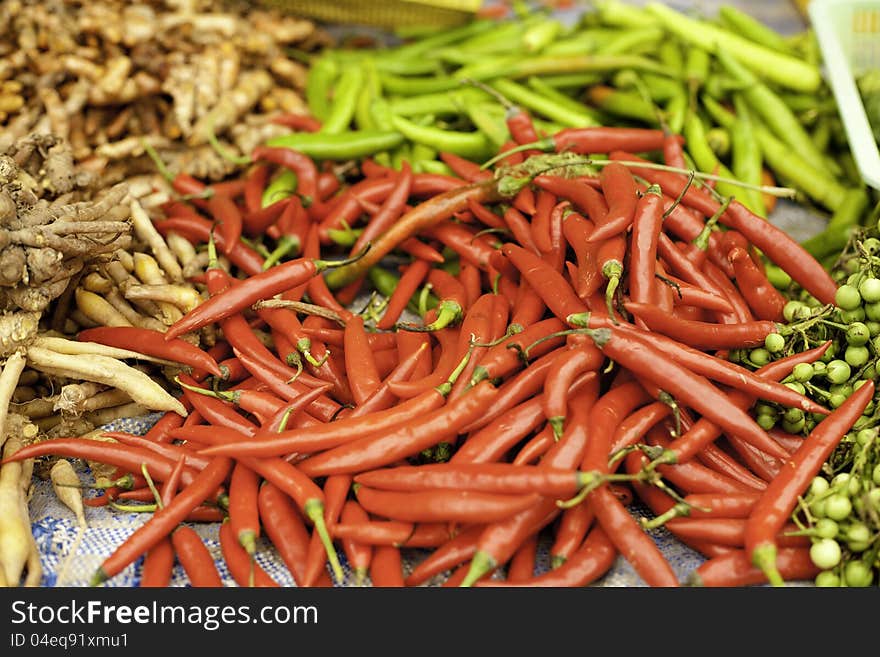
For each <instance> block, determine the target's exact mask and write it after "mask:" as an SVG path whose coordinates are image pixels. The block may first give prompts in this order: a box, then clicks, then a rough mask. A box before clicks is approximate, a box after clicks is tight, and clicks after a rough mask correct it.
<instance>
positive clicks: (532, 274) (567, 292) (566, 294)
mask: <svg viewBox="0 0 880 657" xmlns="http://www.w3.org/2000/svg"><path fill="white" fill-rule="evenodd" d="M502 251H503V253H504V254H505V255H506V256H507V257H508V258H510V260H511V262H513V264H514V266H515V267H516V268H517V269H518V270H519V272H520V275H521V276H522V277H523V278H524V279H525V280H526V281H528V283H529V285H531V286H532V288H533V289H534V290H535V292H537V293H538V295H540V296H541V298H542V299H543V300H544V303H546V304H547V307H548V308H549V309H550V311H551V312H552V313H553V314H554V315H556V317H558V318H559V319H560V320H562V321H565V320H566V319H567V318H568V317H569V316H570V315H573V314H577V313H579V312H584V311H586V310H587V307H586V306H585V305H584V302H583V301H581V300H580V298H579V297H578V296H577V294H575V292H574V290H573V289H572V288H571V285H569V284H568V281H566V280H565V278H564V277H563V276H562V274H560V273H559V272H557V271H556V270H554V269H553V268H552V267H551V266H550V265H549V264H547V262H545V261H544V260H542V259H541V258H540V256H537V255H535V254H534V253H531V252H529V251H527V250H526V249H524V248H522V247H520V246H517V245H515V244H511V243H509V242H508V243H507V244H505V245H504V247H502Z"/></svg>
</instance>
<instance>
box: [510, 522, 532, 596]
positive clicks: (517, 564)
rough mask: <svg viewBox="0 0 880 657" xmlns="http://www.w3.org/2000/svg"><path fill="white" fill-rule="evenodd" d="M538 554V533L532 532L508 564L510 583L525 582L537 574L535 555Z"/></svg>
mask: <svg viewBox="0 0 880 657" xmlns="http://www.w3.org/2000/svg"><path fill="white" fill-rule="evenodd" d="M537 554H538V535H537V534H532V535H531V536H530V537H529V538H527V539H526V540H525V541H523V543H522V545H520V547H519V549H518V550H517V551H516V552H515V553H514V555H513V558H512V559H511V560H510V563H509V564H508V565H507V579H506V581H508V582H510V583H512V584H513V583H516V582H525V581H528V580H530V579H532V578H533V577H534V576H535V557H536V556H537Z"/></svg>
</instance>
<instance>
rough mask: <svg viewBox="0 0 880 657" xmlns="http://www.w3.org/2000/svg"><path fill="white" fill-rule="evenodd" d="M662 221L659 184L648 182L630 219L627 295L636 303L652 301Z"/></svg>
mask: <svg viewBox="0 0 880 657" xmlns="http://www.w3.org/2000/svg"><path fill="white" fill-rule="evenodd" d="M662 223H663V203H662V198H661V196H660V188H659V187H656V186H651V187H649V188H648V190H647V191H646V192H645V193H644V195H643V196H642V197H641V198H640V199H639V200H638V202H637V204H636V209H635V217H634V219H633V222H632V237H631V238H630V239H631V241H630V262H629V297H630V299H631V300H632V301H633V302H635V303H651V300H652V298H653V296H654V270H655V266H656V262H657V242H658V240H659V236H660V229H661V226H662ZM600 228H601V226H600ZM597 230H598V229H597Z"/></svg>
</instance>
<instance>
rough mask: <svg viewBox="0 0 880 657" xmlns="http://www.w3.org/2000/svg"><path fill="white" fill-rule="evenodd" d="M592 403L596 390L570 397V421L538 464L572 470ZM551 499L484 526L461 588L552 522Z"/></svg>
mask: <svg viewBox="0 0 880 657" xmlns="http://www.w3.org/2000/svg"><path fill="white" fill-rule="evenodd" d="M595 401H596V388H592V389H590V388H589V387H588V388H587V389H585V390H582V391H581V392H579V393H578V394H576V395H575V396H574V397H573V398H572V402H571V407H572V413H571V422H570V423H569V425H568V427H567V428H566V431H565V434H564V435H563V437H562V439H561V440H559V441H558V442H557V443H555V444H554V445H553V446H552V447H551V448H550V451H548V453H547V454H546V455H545V457H544V459H543V460H542V465H545V466H547V467H557V468H574V467H576V465H577V464H578V463H579V462H580V460H581V458H582V457H583V453H584V450H585V449H586V444H587V440H588V428H587V427H588V418H589V414H590V410H591V409H592V406H593V403H594V402H595ZM559 511H560V509H559V507H558V506H557V505H556V501H555V500H554V499H553V498H545V499H544V500H542V501H540V502H538V503H537V504H534V505H532V506H531V507H530V508H528V509H526V510H525V511H523V512H521V513H518V514H516V515H515V516H512V517H511V518H509V519H507V520H505V521H503V522H500V523H493V524H491V525H488V526H487V527H486V529H485V530H484V531H483V533H482V534H481V535H480V538H479V541H478V549H477V551H476V552H475V553H474V555H473V559H471V564H470V567H469V569H468V573H467V576H466V578H465V579H464V580H463V581H462V585H463V586H470V585H472V584H473V583H475V582H477V581H479V580H480V579H482V578H483V577H485V576H486V575H487V574H489V573H490V572H492V571H493V570H495V568H497V567H498V566H499V565H500V564H502V563H506V562H507V560H508V559H510V557H511V556H513V553H514V552H516V550H517V548H518V547H519V545H520V544H521V543H522V541H523V540H525V539H526V538H527V537H528V536H530V535H531V534H533V533H534V532H536V531H540V529H541V528H543V527H545V526H546V525H547V524H549V523H550V522H552V521H553V519H554V518H555V517H556V516H557V515H558V514H559Z"/></svg>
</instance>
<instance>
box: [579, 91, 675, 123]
mask: <svg viewBox="0 0 880 657" xmlns="http://www.w3.org/2000/svg"><path fill="white" fill-rule="evenodd" d="M587 97H588V98H589V100H590V102H591V103H592V104H593V105H595V106H596V107H598V108H599V109H601V110H602V111H605V112H608V113H609V114H613V115H614V116H619V117H623V118H627V119H636V120H638V121H643V122H644V123H648V124H649V125H657V124H658V123H659V115H658V111H657V108H656V107H655V106H654V104H653V103H651V102H650V101H649V100H645V99H644V98H643V97H642V95H641V94H640V93H638V92H635V91H620V90H618V89H614V88H613V87H607V86H604V85H596V86H594V87H591V88H590V89H589V90H588V91H587Z"/></svg>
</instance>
